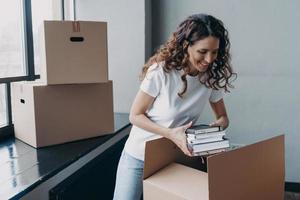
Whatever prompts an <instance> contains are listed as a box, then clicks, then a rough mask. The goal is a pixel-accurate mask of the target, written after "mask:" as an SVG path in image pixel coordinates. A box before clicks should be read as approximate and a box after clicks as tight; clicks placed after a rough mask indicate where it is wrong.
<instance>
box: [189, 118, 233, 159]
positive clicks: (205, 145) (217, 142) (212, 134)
mask: <svg viewBox="0 0 300 200" xmlns="http://www.w3.org/2000/svg"><path fill="white" fill-rule="evenodd" d="M186 135H187V145H188V148H189V149H190V150H191V151H192V152H193V155H194V156H203V155H209V154H214V153H219V152H222V151H225V150H226V149H227V148H229V140H228V139H226V138H225V130H222V128H221V127H220V126H209V125H206V124H200V125H196V126H192V127H191V128H188V129H187V130H186Z"/></svg>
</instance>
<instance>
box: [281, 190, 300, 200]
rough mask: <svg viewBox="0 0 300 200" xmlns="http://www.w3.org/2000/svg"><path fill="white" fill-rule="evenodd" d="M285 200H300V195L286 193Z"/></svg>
mask: <svg viewBox="0 0 300 200" xmlns="http://www.w3.org/2000/svg"><path fill="white" fill-rule="evenodd" d="M284 200H300V193H293V192H285V197H284Z"/></svg>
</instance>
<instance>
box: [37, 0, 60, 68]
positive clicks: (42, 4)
mask: <svg viewBox="0 0 300 200" xmlns="http://www.w3.org/2000/svg"><path fill="white" fill-rule="evenodd" d="M31 7H32V9H31V12H32V32H33V33H32V34H33V45H34V63H35V74H40V65H41V59H40V55H41V48H40V47H41V44H40V43H41V42H42V40H41V34H42V32H41V27H42V25H43V21H44V20H61V19H62V17H61V0H42V1H41V0H31Z"/></svg>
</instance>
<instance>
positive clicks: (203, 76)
mask: <svg viewBox="0 0 300 200" xmlns="http://www.w3.org/2000/svg"><path fill="white" fill-rule="evenodd" d="M208 36H213V37H216V38H218V39H219V50H218V55H217V58H216V60H215V61H214V62H213V63H212V64H210V66H209V68H208V69H207V71H206V72H203V73H199V74H198V78H199V81H200V82H201V83H203V84H204V85H205V86H206V87H208V88H212V89H216V90H218V89H221V88H223V89H224V90H225V91H226V92H229V88H233V85H231V82H232V81H231V78H232V77H235V78H236V76H237V74H236V73H234V72H233V70H232V67H231V64H230V53H229V49H230V42H229V37H228V31H227V30H226V29H225V27H224V25H223V22H222V21H221V20H219V19H216V18H215V17H213V16H211V15H205V14H196V15H191V16H189V17H188V18H187V19H186V20H184V21H183V22H182V23H180V25H179V26H178V28H177V30H176V31H175V32H174V33H173V34H172V35H171V37H170V38H169V39H168V41H167V42H166V43H165V44H163V45H162V46H161V47H160V48H159V49H158V50H157V52H156V53H155V54H154V55H153V56H152V57H151V58H150V59H149V60H148V61H147V62H146V64H145V65H144V67H143V69H142V73H141V79H142V80H143V79H144V78H145V76H146V73H147V71H148V69H149V67H150V66H151V65H153V64H154V63H160V62H164V65H163V70H164V71H165V72H170V71H171V70H173V69H175V70H183V72H184V73H183V75H182V76H181V80H182V81H183V87H182V91H180V92H178V95H179V96H180V97H183V94H184V93H185V92H186V90H187V80H186V76H187V75H188V74H189V73H190V70H191V69H190V67H189V55H188V52H187V49H188V47H189V46H192V45H193V44H195V42H197V41H199V40H201V39H204V38H206V37H208Z"/></svg>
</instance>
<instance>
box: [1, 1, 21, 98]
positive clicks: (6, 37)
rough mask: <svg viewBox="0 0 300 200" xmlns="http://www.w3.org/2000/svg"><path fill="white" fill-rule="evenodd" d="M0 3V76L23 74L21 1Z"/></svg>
mask: <svg viewBox="0 0 300 200" xmlns="http://www.w3.org/2000/svg"><path fill="white" fill-rule="evenodd" d="M0 3H1V4H0V5H1V6H0V41H1V42H0V78H3V77H12V76H24V75H25V73H26V71H25V65H24V63H25V62H24V55H25V54H24V52H25V51H24V45H23V41H24V40H23V39H24V29H23V27H24V26H23V14H22V13H23V12H22V9H21V8H22V1H20V0H9V1H7V0H0ZM0 98H2V97H0Z"/></svg>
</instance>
